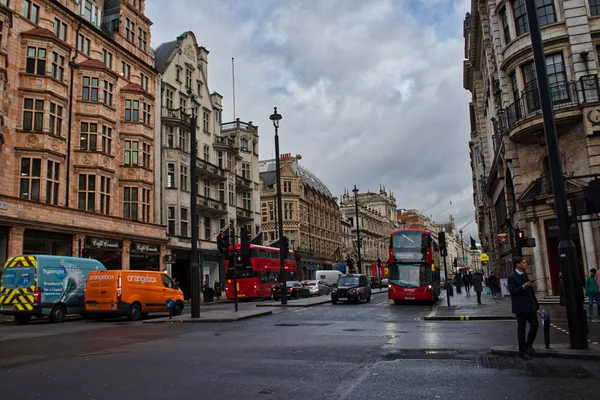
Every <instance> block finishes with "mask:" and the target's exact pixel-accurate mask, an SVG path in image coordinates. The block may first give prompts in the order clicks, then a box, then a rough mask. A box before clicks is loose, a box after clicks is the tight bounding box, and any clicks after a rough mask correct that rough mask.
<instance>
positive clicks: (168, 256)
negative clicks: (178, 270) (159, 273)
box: [163, 254, 176, 264]
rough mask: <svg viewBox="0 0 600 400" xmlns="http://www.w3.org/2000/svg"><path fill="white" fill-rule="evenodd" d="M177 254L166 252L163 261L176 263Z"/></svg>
mask: <svg viewBox="0 0 600 400" xmlns="http://www.w3.org/2000/svg"><path fill="white" fill-rule="evenodd" d="M175 260H176V257H175V254H165V255H164V256H163V261H164V262H165V264H175Z"/></svg>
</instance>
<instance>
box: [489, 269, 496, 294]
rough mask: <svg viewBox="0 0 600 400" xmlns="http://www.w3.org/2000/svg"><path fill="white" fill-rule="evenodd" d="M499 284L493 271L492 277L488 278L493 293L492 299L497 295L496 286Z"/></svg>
mask: <svg viewBox="0 0 600 400" xmlns="http://www.w3.org/2000/svg"><path fill="white" fill-rule="evenodd" d="M497 284H498V278H496V275H494V271H492V272H491V273H490V276H489V277H488V287H489V288H490V290H491V292H492V297H493V296H494V295H495V294H496V285H497Z"/></svg>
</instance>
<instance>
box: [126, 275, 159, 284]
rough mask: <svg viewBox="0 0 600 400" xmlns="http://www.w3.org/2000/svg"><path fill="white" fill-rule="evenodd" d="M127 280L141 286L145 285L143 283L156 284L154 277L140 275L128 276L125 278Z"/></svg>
mask: <svg viewBox="0 0 600 400" xmlns="http://www.w3.org/2000/svg"><path fill="white" fill-rule="evenodd" d="M127 280H128V281H129V282H139V283H141V284H142V285H143V284H145V283H156V282H158V281H157V280H156V277H155V276H147V275H141V276H140V275H129V276H128V277H127Z"/></svg>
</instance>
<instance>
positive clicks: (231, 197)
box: [229, 183, 235, 206]
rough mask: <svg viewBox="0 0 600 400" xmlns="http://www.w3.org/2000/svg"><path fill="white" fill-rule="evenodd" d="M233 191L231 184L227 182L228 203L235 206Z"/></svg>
mask: <svg viewBox="0 0 600 400" xmlns="http://www.w3.org/2000/svg"><path fill="white" fill-rule="evenodd" d="M234 193H235V192H234V191H233V184H232V183H230V184H229V205H231V206H235V198H234V197H235V196H234Z"/></svg>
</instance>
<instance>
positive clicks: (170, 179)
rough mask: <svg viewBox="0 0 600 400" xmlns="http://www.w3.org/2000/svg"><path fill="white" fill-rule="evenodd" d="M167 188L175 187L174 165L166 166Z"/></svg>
mask: <svg viewBox="0 0 600 400" xmlns="http://www.w3.org/2000/svg"><path fill="white" fill-rule="evenodd" d="M167 187H168V188H174V187H175V164H167Z"/></svg>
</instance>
